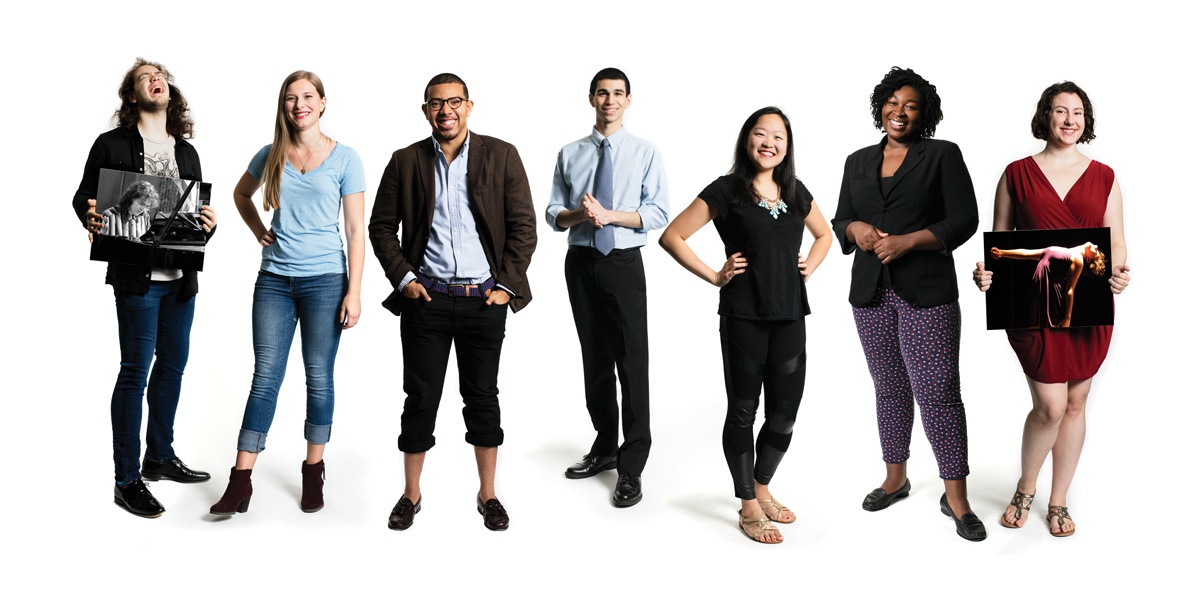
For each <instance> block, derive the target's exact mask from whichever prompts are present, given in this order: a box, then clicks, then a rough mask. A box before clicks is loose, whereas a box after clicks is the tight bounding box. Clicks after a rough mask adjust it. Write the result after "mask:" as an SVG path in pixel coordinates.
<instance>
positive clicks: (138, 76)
mask: <svg viewBox="0 0 1200 592" xmlns="http://www.w3.org/2000/svg"><path fill="white" fill-rule="evenodd" d="M170 101H171V89H170V86H169V85H168V84H167V74H166V72H163V71H161V70H159V69H158V68H157V67H156V66H153V65H151V64H145V65H142V66H139V67H138V68H137V69H136V70H134V71H133V102H134V103H136V104H137V106H138V109H139V110H142V111H162V110H163V109H166V108H167V103H169V102H170Z"/></svg>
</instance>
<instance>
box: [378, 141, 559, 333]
mask: <svg viewBox="0 0 1200 592" xmlns="http://www.w3.org/2000/svg"><path fill="white" fill-rule="evenodd" d="M468 141H469V142H470V154H469V157H468V159H467V194H468V195H467V197H468V199H469V200H470V203H471V213H472V214H473V215H474V217H475V225H476V227H477V228H478V230H479V238H480V240H481V242H482V243H483V252H484V255H485V256H486V257H487V261H488V265H489V266H491V268H492V277H494V278H495V279H496V282H497V283H499V284H502V285H503V286H504V287H506V288H508V289H509V290H511V291H512V293H513V298H512V300H511V301H510V302H509V305H510V306H512V310H513V312H516V311H519V310H521V309H522V308H525V306H526V305H527V304H529V301H530V300H531V299H532V298H533V295H532V294H531V293H530V291H529V280H528V279H527V278H526V270H528V269H529V261H530V259H532V257H533V250H534V247H535V246H537V222H536V218H535V216H534V211H533V196H532V195H531V194H530V193H529V179H528V177H526V176H525V167H524V165H522V164H521V157H520V156H518V155H517V149H516V148H515V147H513V145H512V144H509V143H507V142H504V141H503V140H498V139H496V138H491V137H488V136H482V135H479V134H476V133H472V134H471V135H470V138H469V139H468ZM433 159H434V149H433V139H432V138H424V139H422V140H420V141H418V142H416V143H414V144H413V145H411V146H409V147H407V148H402V149H400V150H397V151H396V152H394V153H393V154H392V160H391V162H389V163H388V165H387V168H385V169H384V171H383V179H382V180H381V181H380V182H379V191H378V192H376V194H375V205H374V206H373V207H372V209H371V222H370V224H369V225H368V226H367V229H368V231H369V234H370V237H371V246H372V247H374V249H375V257H376V258H378V259H379V262H380V263H381V264H382V265H383V271H384V272H385V273H386V274H387V277H388V280H389V281H390V282H391V283H392V285H393V286H395V285H397V284H399V283H400V281H401V280H403V279H404V276H405V275H407V274H408V272H410V271H412V272H416V271H417V270H418V269H419V268H420V267H421V264H422V263H423V262H424V260H425V248H426V247H427V246H428V245H429V229H430V228H431V227H432V226H433V209H434V201H433V200H434V190H435V187H436V185H437V183H436V181H435V179H434V177H433V174H434V173H433V170H434V162H433ZM401 298H403V296H401V295H400V292H399V291H398V290H395V289H393V290H392V293H391V295H389V296H388V297H387V300H384V301H383V306H384V308H386V309H388V310H390V311H392V314H395V315H396V316H399V315H400V303H401V301H400V299H401Z"/></svg>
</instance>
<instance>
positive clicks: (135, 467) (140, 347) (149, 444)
mask: <svg viewBox="0 0 1200 592" xmlns="http://www.w3.org/2000/svg"><path fill="white" fill-rule="evenodd" d="M182 283H183V282H182V281H181V280H175V281H171V282H150V289H149V291H147V292H146V293H145V294H134V293H130V292H122V291H120V290H115V289H114V290H113V294H114V298H115V299H116V305H117V334H118V336H119V338H120V342H121V371H120V373H118V374H117V384H116V386H114V387H113V393H112V409H111V411H112V430H113V464H114V465H115V473H116V474H115V476H116V480H117V482H118V483H126V482H129V481H133V480H135V479H140V478H141V471H140V461H141V458H140V457H141V446H142V442H141V438H140V436H141V428H142V395H143V394H145V396H146V406H147V408H148V409H149V418H148V421H147V426H146V458H147V459H149V460H151V461H154V462H164V461H167V460H171V459H172V458H175V450H174V449H173V448H172V447H171V443H172V442H173V441H174V439H175V427H174V426H175V410H176V408H178V406H179V390H180V385H181V384H182V382H183V368H184V366H186V365H187V359H188V346H189V343H190V341H189V339H190V335H191V331H192V317H193V315H194V314H195V310H196V308H195V307H196V298H195V296H182V295H180V293H179V288H180V285H181V284H182ZM152 361H153V365H152V364H151V362H152ZM152 366H153V367H152ZM147 375H149V378H150V382H149V384H147V382H146V377H147Z"/></svg>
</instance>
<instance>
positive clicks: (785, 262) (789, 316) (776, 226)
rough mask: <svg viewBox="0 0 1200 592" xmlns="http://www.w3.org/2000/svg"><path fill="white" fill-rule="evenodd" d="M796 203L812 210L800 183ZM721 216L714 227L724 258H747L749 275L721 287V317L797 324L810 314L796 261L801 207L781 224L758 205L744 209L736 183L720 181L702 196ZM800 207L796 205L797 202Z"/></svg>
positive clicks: (801, 235)
mask: <svg viewBox="0 0 1200 592" xmlns="http://www.w3.org/2000/svg"><path fill="white" fill-rule="evenodd" d="M796 189H797V193H798V195H797V198H798V200H802V201H803V202H804V204H805V208H804V209H806V210H811V205H810V204H812V200H813V196H812V194H811V193H809V192H808V189H807V188H806V187H804V184H803V183H801V182H800V181H799V179H797V180H796ZM700 199H702V200H704V201H705V202H706V203H708V205H709V206H711V207H712V208H713V209H714V210H716V211H717V217H716V218H715V219H714V220H713V224H714V225H715V226H716V227H717V234H719V235H720V236H721V241H722V242H724V243H725V257H726V258H728V257H729V256H730V255H733V254H734V253H738V252H740V253H741V254H742V256H743V257H745V258H746V267H745V272H743V273H741V274H739V275H735V276H733V279H732V280H730V281H729V283H728V284H725V285H724V286H722V287H721V304H720V306H719V307H718V308H717V314H721V315H728V316H732V317H737V318H742V319H751V320H761V321H776V320H780V321H783V320H795V319H798V318H800V317H802V316H805V315H807V314H808V313H809V308H808V293H807V292H805V289H804V276H802V275H801V274H800V270H799V268H797V266H796V255H797V254H798V253H799V252H800V246H801V244H802V243H803V241H804V218H803V217H802V216H801V215H800V213H799V210H800V208H799V207H794V208H791V209H789V210H788V211H787V213H782V214H779V218H778V219H775V218H772V217H771V214H770V212H768V211H767V210H766V209H765V208H762V207H759V206H757V205H739V204H738V203H737V200H736V198H735V197H734V182H733V178H732V177H729V176H725V177H721V178H719V179H717V180H716V181H713V182H712V183H711V184H709V186H708V187H705V188H704V191H701V192H700ZM794 201H795V200H794Z"/></svg>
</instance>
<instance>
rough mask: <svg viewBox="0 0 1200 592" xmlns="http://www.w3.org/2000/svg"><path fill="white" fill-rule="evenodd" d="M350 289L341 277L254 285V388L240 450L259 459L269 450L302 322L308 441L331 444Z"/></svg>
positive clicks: (263, 279) (276, 278) (266, 280)
mask: <svg viewBox="0 0 1200 592" xmlns="http://www.w3.org/2000/svg"><path fill="white" fill-rule="evenodd" d="M348 288H349V281H348V280H347V279H346V276H345V274H340V273H331V274H326V275H317V276H311V277H284V276H281V275H276V274H273V273H269V272H266V271H260V272H259V273H258V281H257V282H256V283H255V284H254V313H253V325H254V382H253V383H251V385H250V398H249V399H247V400H246V413H245V415H243V416H242V430H241V432H240V433H239V434H238V445H237V448H238V450H244V451H246V452H254V453H258V452H262V451H263V449H265V448H266V441H267V431H268V430H270V429H271V420H273V419H274V418H275V402H276V401H277V400H278V398H279V386H280V385H281V384H282V383H283V374H284V371H285V370H287V360H288V351H289V350H291V348H292V337H294V336H295V334H296V323H297V322H299V323H300V353H301V355H302V356H304V376H305V380H306V383H307V385H308V406H307V413H306V417H305V422H304V439H305V440H307V441H308V442H309V443H311V444H324V443H326V442H328V441H329V429H330V426H331V425H332V424H333V362H334V359H335V358H336V357H337V349H338V342H339V341H340V340H341V337H342V319H339V318H337V313H338V309H339V308H340V307H341V304H342V299H344V298H345V297H346V291H347V290H348Z"/></svg>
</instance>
